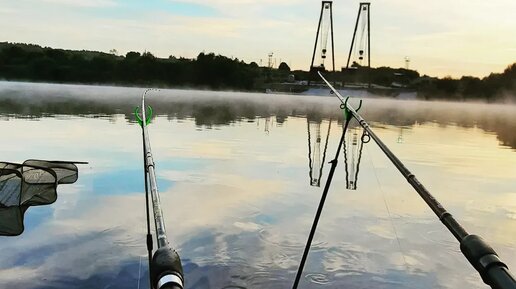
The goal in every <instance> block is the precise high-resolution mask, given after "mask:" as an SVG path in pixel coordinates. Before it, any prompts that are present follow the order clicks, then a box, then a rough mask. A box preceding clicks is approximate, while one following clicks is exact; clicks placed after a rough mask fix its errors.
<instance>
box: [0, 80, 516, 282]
mask: <svg viewBox="0 0 516 289" xmlns="http://www.w3.org/2000/svg"><path fill="white" fill-rule="evenodd" d="M6 86H9V87H8V88H6ZM0 87H2V88H1V89H0V91H1V93H0V94H1V95H2V97H0V99H1V100H0V102H2V101H5V100H6V99H10V102H11V105H13V103H14V104H15V105H16V106H15V107H11V108H12V109H14V110H15V111H12V110H10V109H8V108H6V107H5V106H0V110H1V117H0V123H1V125H2V130H3V136H4V140H3V143H2V148H3V149H2V150H1V151H0V159H9V160H23V159H25V158H26V156H27V155H31V156H32V155H36V156H38V157H41V156H46V157H52V158H56V159H57V158H59V159H72V158H74V159H75V158H79V159H87V160H89V161H90V165H89V166H88V167H85V168H84V170H82V168H81V174H82V175H81V180H80V182H77V183H75V184H73V185H69V186H67V190H66V191H63V192H62V193H60V196H59V201H58V202H55V203H54V204H53V205H52V206H46V207H37V208H33V209H31V211H30V213H29V214H27V215H26V220H25V223H26V225H27V226H26V228H25V232H24V234H22V235H21V236H19V237H17V238H16V239H13V238H1V239H0V252H1V253H0V254H1V258H2V262H0V287H1V288H24V289H41V288H138V287H139V288H148V282H147V279H146V278H147V266H146V262H145V257H146V250H145V207H144V195H143V180H142V178H141V175H142V172H141V171H140V169H141V162H142V160H141V146H140V145H139V144H140V142H141V139H140V138H141V134H140V130H139V128H138V127H137V125H136V124H135V123H134V122H133V117H132V115H131V112H132V109H133V108H134V107H135V106H136V105H138V103H139V96H140V94H141V90H140V89H129V88H127V89H126V88H95V87H82V86H79V88H78V87H77V86H53V85H38V86H32V85H29V84H10V83H9V84H5V83H1V84H0ZM34 87H36V88H37V89H35V88H34ZM33 88H34V89H33ZM29 100H30V101H29ZM149 104H152V105H153V106H154V107H155V111H156V112H157V116H156V117H155V118H154V120H153V124H152V126H151V127H150V128H149V133H150V134H151V137H152V141H153V143H152V145H153V153H154V156H155V161H156V166H157V171H158V172H159V175H158V182H160V188H161V189H162V194H161V202H162V206H163V211H164V214H165V219H166V220H167V224H166V225H167V228H168V230H169V232H170V239H171V241H172V242H173V245H174V247H176V248H178V250H179V253H180V255H181V256H182V258H183V260H184V261H185V266H184V269H185V277H186V284H187V288H290V286H291V284H292V280H293V278H294V275H295V271H296V269H297V265H298V262H299V259H300V257H301V252H302V248H303V245H304V242H305V241H306V236H307V234H308V231H309V228H310V224H311V221H312V218H313V215H314V213H315V208H316V206H317V202H318V200H319V198H320V193H321V188H320V187H314V186H310V185H309V184H308V183H307V182H306V179H307V176H306V174H307V159H306V158H307V143H306V142H307V138H308V135H307V134H308V131H307V129H308V127H309V125H310V123H311V122H312V123H314V124H316V123H318V122H319V120H320V124H321V141H320V144H321V151H323V150H324V149H323V145H324V146H326V144H324V142H325V138H326V137H328V136H326V135H325V133H326V132H327V131H328V130H329V134H328V135H329V137H328V138H329V139H328V142H327V151H328V152H334V151H335V150H336V149H337V148H336V146H337V142H338V138H339V137H340V132H341V129H342V128H341V125H337V124H336V123H337V122H338V121H341V119H340V117H341V116H342V112H340V111H339V110H338V101H336V100H335V99H333V98H331V97H329V98H325V97H314V98H311V97H298V96H280V95H261V94H239V93H222V92H202V91H180V90H164V91H161V92H159V93H157V94H153V95H152V96H150V97H149ZM364 105H365V107H364V108H363V109H364V116H365V117H366V118H367V119H368V120H371V121H372V124H373V126H374V129H375V131H376V132H377V133H378V135H379V136H380V137H381V138H382V139H383V140H384V141H385V142H386V143H387V145H388V146H389V147H391V148H392V150H393V151H394V152H395V153H396V154H398V155H399V157H400V159H403V160H404V161H405V162H406V164H407V166H408V167H409V168H410V169H411V170H412V171H413V172H414V173H416V174H417V176H418V178H419V179H420V180H421V181H422V182H423V183H424V184H425V185H427V187H428V189H429V190H430V191H431V192H432V193H433V194H434V195H435V196H436V197H437V198H438V199H439V200H440V201H441V202H442V203H443V205H445V206H446V207H447V208H448V209H449V210H450V211H451V212H452V213H453V214H454V215H455V216H456V217H457V219H459V220H461V221H462V222H463V223H464V226H465V227H466V228H467V229H468V230H469V231H471V232H472V233H477V234H480V235H482V236H483V237H484V238H485V239H487V240H488V241H489V242H490V243H491V244H492V245H493V246H494V248H495V249H496V250H497V251H498V253H499V254H500V256H501V258H502V259H503V260H504V261H506V262H507V264H508V265H509V267H510V268H511V269H512V270H514V269H513V268H515V267H516V263H515V262H514V260H516V251H515V249H514V248H516V243H515V240H514V238H513V236H515V235H516V226H515V221H516V218H515V217H514V216H516V205H515V204H516V184H515V183H514V175H515V173H516V168H515V164H516V154H515V153H514V151H513V150H511V149H507V147H508V146H510V147H512V148H514V147H515V145H514V142H512V144H510V145H508V143H511V141H510V140H509V139H510V137H512V133H513V131H514V130H513V131H511V128H514V126H515V123H516V121H515V114H514V108H513V107H510V106H497V105H487V106H483V105H477V104H453V103H449V104H448V103H423V102H412V101H401V102H400V101H391V100H367V101H366V102H365V103H364ZM67 106H68V108H67ZM67 110H68V111H67ZM72 110H73V112H71V111H72ZM201 111H202V113H201ZM493 112H496V113H493ZM330 118H331V119H332V125H331V128H328V127H327V125H328V126H329V119H330ZM267 119H269V120H268V121H267ZM267 123H268V125H265V124H267ZM400 127H402V128H403V131H402V133H403V142H402V143H398V139H399V136H400V131H401V130H400ZM504 130H506V133H507V134H506V135H505V136H504V133H503V131H504ZM267 131H268V133H267ZM312 131H314V134H313V135H314V136H315V135H316V134H315V128H314V130H312V128H311V127H310V133H311V134H312ZM22 132H23V133H22ZM509 132H510V133H509ZM359 135H360V134H359ZM312 139H314V142H315V143H317V142H316V139H315V138H313V137H312ZM503 139H505V140H506V141H501V140H503ZM35 140H37V145H35V143H34V141H35ZM327 170H328V166H326V167H324V168H323V169H322V173H321V175H322V178H320V179H322V181H324V178H325V172H326V171H327ZM359 178H360V185H359V186H358V187H357V190H356V191H350V190H347V189H346V184H347V182H346V179H345V166H343V165H339V166H338V167H337V170H336V172H335V178H334V182H333V184H332V188H331V190H330V192H329V195H328V199H327V202H326V207H325V209H324V212H323V215H322V217H321V221H320V224H319V227H318V231H317V234H316V236H315V239H314V246H313V248H312V250H311V253H310V254H309V256H308V263H307V265H306V267H305V268H306V269H305V273H306V274H305V276H304V278H303V279H302V283H303V284H301V287H303V288H312V287H313V288H315V287H317V288H466V287H467V288H485V286H484V285H483V283H482V281H481V280H480V278H479V277H478V274H477V273H476V272H475V271H474V269H472V268H471V266H470V265H469V264H468V263H467V261H466V260H465V259H464V258H463V256H462V255H461V253H460V252H458V245H457V243H456V242H455V241H454V239H453V237H452V236H451V235H450V234H449V233H448V232H447V231H446V229H445V228H444V227H443V226H442V225H441V224H440V223H439V222H438V221H437V220H435V217H434V216H433V214H432V212H431V211H430V210H429V209H428V208H427V207H426V206H425V204H424V203H423V202H422V201H421V200H420V198H419V196H417V194H415V193H414V192H413V191H412V189H411V187H410V186H409V185H407V184H406V180H404V179H403V178H402V177H400V176H399V174H398V173H397V172H396V170H395V169H394V168H393V167H392V165H391V164H390V163H389V161H388V160H387V159H386V158H385V157H384V156H383V155H382V153H381V151H379V150H378V148H377V147H376V146H375V145H374V144H369V145H366V146H364V148H363V151H362V156H361V162H360V176H359ZM387 208H388V210H389V211H388V210H387ZM389 212H390V213H389ZM493 224H496V226H493ZM398 242H399V243H398ZM142 260H143V261H142ZM26 276H31V278H30V279H28V278H26Z"/></svg>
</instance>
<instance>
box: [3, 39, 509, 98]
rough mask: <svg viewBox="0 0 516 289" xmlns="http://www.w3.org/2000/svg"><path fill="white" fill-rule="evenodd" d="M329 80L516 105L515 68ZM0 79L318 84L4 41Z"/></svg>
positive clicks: (283, 71)
mask: <svg viewBox="0 0 516 289" xmlns="http://www.w3.org/2000/svg"><path fill="white" fill-rule="evenodd" d="M328 76H329V77H330V78H331V79H333V80H336V81H339V82H341V83H343V84H350V83H373V84H377V85H382V86H386V87H391V88H400V89H412V90H416V91H417V93H418V96H419V97H420V98H424V99H435V98H441V99H453V100H465V99H481V100H487V101H496V100H499V99H500V98H505V99H507V98H508V99H511V100H513V101H516V63H514V64H511V65H509V66H508V67H507V68H506V69H505V71H504V72H503V73H491V74H490V75H489V76H486V77H484V78H478V77H471V76H463V77H462V78H460V79H453V78H451V77H444V78H436V77H429V76H426V75H423V76H420V75H419V73H418V72H417V71H414V70H408V69H403V68H390V67H377V68H367V67H360V66H355V67H354V69H352V70H346V71H340V72H335V73H330V75H328ZM0 79H5V80H24V81H45V82H58V83H95V84H121V85H144V86H163V87H196V88H209V89H236V90H246V91H263V90H264V89H265V88H267V87H270V84H272V83H279V82H295V81H307V80H318V79H317V77H316V76H315V75H314V73H311V72H308V71H300V70H298V71H290V67H288V65H287V64H286V63H284V62H282V63H281V64H280V65H279V66H278V68H277V69H274V68H268V67H260V66H258V65H257V64H256V63H255V62H251V63H245V62H244V61H241V60H238V59H236V58H228V57H225V56H222V55H215V54H214V53H200V54H199V55H198V56H197V57H196V58H194V59H188V58H182V57H180V58H177V57H174V56H170V57H168V58H158V57H155V56H154V55H153V54H152V53H150V52H144V53H139V52H134V51H132V52H128V53H127V54H126V55H117V54H116V51H115V50H112V51H111V53H103V52H96V51H85V50H82V51H76V50H64V49H53V48H49V47H41V46H38V45H32V44H20V43H7V42H0Z"/></svg>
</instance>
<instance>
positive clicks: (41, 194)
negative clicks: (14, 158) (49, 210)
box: [0, 160, 78, 236]
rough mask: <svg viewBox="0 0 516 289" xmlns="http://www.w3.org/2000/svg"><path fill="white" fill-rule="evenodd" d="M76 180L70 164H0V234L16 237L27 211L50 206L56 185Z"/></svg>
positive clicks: (55, 162)
mask: <svg viewBox="0 0 516 289" xmlns="http://www.w3.org/2000/svg"><path fill="white" fill-rule="evenodd" d="M77 178H78V168H77V166H76V165H75V163H74V162H63V161H45V160H27V161H25V162H23V163H22V164H16V163H8V162H0V235H2V236H16V235H20V234H21V233H22V232H23V230H24V226H23V216H24V214H25V212H26V211H27V209H28V208H29V207H30V206H42V205H49V204H52V203H53V202H55V201H56V199H57V185H59V184H72V183H74V182H75V181H77Z"/></svg>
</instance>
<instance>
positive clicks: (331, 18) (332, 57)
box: [330, 2, 335, 84]
mask: <svg viewBox="0 0 516 289" xmlns="http://www.w3.org/2000/svg"><path fill="white" fill-rule="evenodd" d="M330 29H331V59H332V63H333V73H335V45H334V42H333V2H330ZM334 79H335V78H334ZM334 84H335V83H334Z"/></svg>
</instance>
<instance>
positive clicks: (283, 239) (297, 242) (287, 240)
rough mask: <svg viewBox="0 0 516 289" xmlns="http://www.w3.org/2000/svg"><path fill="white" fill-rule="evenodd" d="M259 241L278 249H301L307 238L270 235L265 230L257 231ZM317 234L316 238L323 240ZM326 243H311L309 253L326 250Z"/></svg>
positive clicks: (292, 235) (297, 235)
mask: <svg viewBox="0 0 516 289" xmlns="http://www.w3.org/2000/svg"><path fill="white" fill-rule="evenodd" d="M258 234H259V236H260V239H261V240H262V241H263V242H265V243H267V244H271V245H275V246H278V247H280V248H281V249H303V248H304V247H305V243H304V242H306V239H307V238H308V236H302V235H299V234H272V233H270V232H268V231H267V229H262V230H260V231H259V233H258ZM321 235H322V234H318V238H319V239H321V240H324V236H321ZM327 245H328V243H327V242H325V241H313V242H312V246H311V247H310V251H312V252H313V251H320V250H326V249H327Z"/></svg>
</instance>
